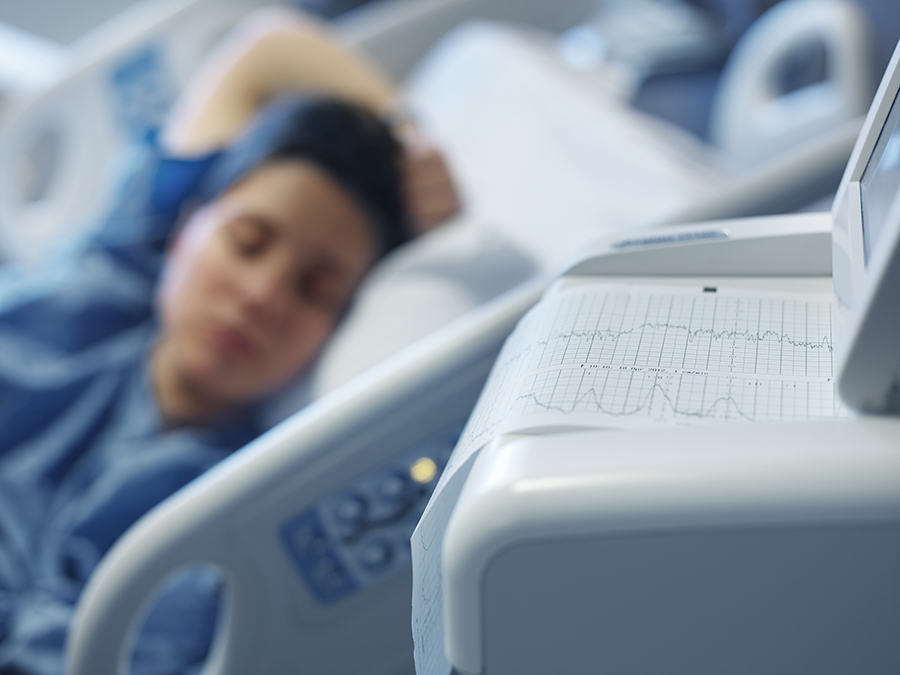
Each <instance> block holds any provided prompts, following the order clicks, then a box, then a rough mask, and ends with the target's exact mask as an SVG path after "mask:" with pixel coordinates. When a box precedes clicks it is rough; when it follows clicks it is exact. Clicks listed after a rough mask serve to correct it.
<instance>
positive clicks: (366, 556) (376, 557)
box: [359, 538, 394, 571]
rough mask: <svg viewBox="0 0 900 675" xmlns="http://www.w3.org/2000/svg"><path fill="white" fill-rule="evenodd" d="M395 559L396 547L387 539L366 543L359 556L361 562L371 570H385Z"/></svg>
mask: <svg viewBox="0 0 900 675" xmlns="http://www.w3.org/2000/svg"><path fill="white" fill-rule="evenodd" d="M393 558H394V547H393V545H392V544H391V542H389V541H388V540H387V539H382V538H378V539H373V540H371V541H368V542H366V544H365V545H364V546H363V549H362V551H360V554H359V561H360V562H361V563H362V564H363V566H364V567H366V568H367V569H370V570H373V571H374V570H383V569H384V568H386V567H387V566H388V565H390V564H391V560H393Z"/></svg>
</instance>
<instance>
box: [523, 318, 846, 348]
mask: <svg viewBox="0 0 900 675" xmlns="http://www.w3.org/2000/svg"><path fill="white" fill-rule="evenodd" d="M647 329H650V330H660V329H664V330H665V331H666V332H668V331H669V330H681V331H684V332H685V333H687V342H688V343H689V344H690V343H691V342H693V341H694V340H696V339H697V338H701V337H707V336H709V337H710V339H712V340H717V341H720V340H730V339H738V338H742V339H745V340H746V341H747V342H751V343H756V344H759V343H761V342H765V341H766V340H769V339H774V340H775V341H776V342H778V343H784V342H787V344H789V345H790V346H791V347H795V348H798V349H824V350H827V351H828V352H833V351H834V347H833V346H832V344H831V340H830V339H829V337H828V336H827V335H825V336H823V337H822V339H821V340H818V341H809V340H796V339H794V338H792V337H791V336H790V335H789V334H788V333H783V332H781V331H776V330H767V331H763V332H762V333H759V332H754V331H752V330H749V329H745V330H737V329H730V330H729V329H725V330H715V329H713V328H698V329H696V330H691V329H690V328H688V327H687V326H685V325H682V324H672V323H653V322H646V323H642V324H640V325H638V326H634V327H632V328H626V329H623V330H619V331H615V330H611V329H609V328H601V329H597V330H584V331H578V330H571V331H567V332H563V333H557V334H556V335H554V336H551V337H549V338H547V339H545V340H536V341H535V344H537V345H540V346H545V345H549V344H550V343H551V342H552V341H557V342H559V341H562V340H571V339H572V338H576V339H588V338H591V339H592V340H596V339H599V340H601V341H604V340H619V339H621V338H622V337H624V336H627V335H630V334H631V333H635V332H637V331H644V330H647Z"/></svg>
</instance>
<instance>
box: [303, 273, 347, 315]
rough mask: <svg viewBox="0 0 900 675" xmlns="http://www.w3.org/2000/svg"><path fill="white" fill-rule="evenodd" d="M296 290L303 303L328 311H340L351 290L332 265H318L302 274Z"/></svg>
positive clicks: (342, 276)
mask: <svg viewBox="0 0 900 675" xmlns="http://www.w3.org/2000/svg"><path fill="white" fill-rule="evenodd" d="M296 288H297V297H298V298H299V299H300V300H301V301H302V302H304V303H307V304H309V305H310V306H312V307H315V308H317V309H323V310H328V311H332V310H337V309H339V308H340V307H341V306H342V305H343V304H344V302H345V301H346V299H347V296H348V295H349V294H350V290H351V289H350V288H349V284H348V283H347V281H346V279H345V277H344V275H343V274H341V273H340V271H339V270H338V269H336V268H335V267H333V266H330V265H317V266H315V267H313V268H312V269H309V270H304V271H303V272H301V273H300V274H299V275H298V277H297V287H296Z"/></svg>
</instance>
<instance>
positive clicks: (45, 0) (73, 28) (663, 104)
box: [0, 0, 900, 138]
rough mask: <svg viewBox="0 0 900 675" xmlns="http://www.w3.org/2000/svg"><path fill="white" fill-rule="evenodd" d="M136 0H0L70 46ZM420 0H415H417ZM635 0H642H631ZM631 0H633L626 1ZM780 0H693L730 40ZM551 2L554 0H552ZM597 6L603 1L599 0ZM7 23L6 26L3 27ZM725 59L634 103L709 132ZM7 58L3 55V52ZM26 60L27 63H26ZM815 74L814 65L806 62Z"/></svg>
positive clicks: (6, 10)
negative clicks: (711, 107) (711, 114)
mask: <svg viewBox="0 0 900 675" xmlns="http://www.w3.org/2000/svg"><path fill="white" fill-rule="evenodd" d="M136 1H137V0H27V1H23V0H0V23H2V24H5V25H6V26H8V27H12V28H13V29H18V30H22V31H25V32H27V33H29V34H33V36H35V37H36V38H37V39H39V40H46V41H47V42H49V43H53V44H58V45H63V46H70V45H72V44H73V43H75V42H76V41H78V39H79V38H82V37H84V36H85V35H86V34H88V33H89V32H90V31H91V30H92V29H94V28H96V27H97V26H98V25H100V24H101V23H103V22H104V21H106V20H108V19H110V18H112V17H113V16H114V15H115V14H117V13H119V12H121V11H122V10H124V9H126V8H128V7H129V6H131V5H133V4H136ZM389 1H390V0H294V2H293V4H295V5H296V6H298V7H302V8H303V9H305V10H308V11H311V12H313V13H315V14H318V15H320V16H323V17H326V18H329V19H332V18H336V17H340V16H342V15H344V14H346V13H347V12H351V11H352V10H354V9H356V8H358V7H360V6H361V5H373V4H378V3H384V2H389ZM413 1H415V0H413ZM630 1H631V4H635V3H636V2H637V0H630ZM854 1H855V3H856V4H857V5H859V6H860V7H861V8H862V10H863V11H864V12H865V14H866V15H867V17H868V18H869V23H870V26H871V30H872V33H873V35H874V38H875V41H876V44H875V52H876V55H877V59H878V61H879V64H878V68H879V69H881V70H883V68H884V66H885V65H886V64H887V60H888V58H889V57H890V54H891V52H892V51H893V48H894V45H895V44H896V43H897V40H898V38H900V2H897V0H854ZM625 2H626V3H627V2H629V0H625ZM777 2H778V0H690V2H689V4H691V5H695V6H697V7H699V8H701V9H702V10H704V11H705V12H707V13H708V14H709V15H710V16H711V17H714V18H715V19H716V20H718V21H720V22H721V28H722V30H723V32H724V33H725V35H726V37H727V39H728V41H729V43H730V44H733V43H734V41H736V40H737V38H738V37H740V35H741V33H742V32H743V31H744V30H746V28H747V27H748V26H749V25H750V23H751V22H752V20H753V19H754V18H755V17H756V16H758V15H759V14H761V13H762V12H764V11H765V10H766V9H768V8H769V7H771V6H772V5H774V4H776V3H777ZM547 4H548V5H552V4H553V2H552V0H547ZM597 4H598V5H602V4H603V0H598V3H597ZM0 28H2V26H0ZM720 56H721V58H717V59H713V60H712V62H710V63H707V64H704V65H703V66H701V67H696V68H690V69H687V71H682V72H668V73H655V74H652V75H651V76H649V77H648V78H647V79H646V80H644V82H643V83H642V84H641V87H640V89H639V90H638V92H637V93H636V95H635V97H634V99H633V103H634V105H635V106H636V107H638V108H640V109H643V110H646V111H649V112H651V113H653V114H656V115H659V116H661V117H663V118H665V119H668V120H670V121H673V122H675V123H676V124H678V125H680V126H682V127H684V128H685V129H687V130H689V131H690V132H692V133H693V134H695V135H697V136H699V137H701V138H706V137H707V127H708V113H709V106H710V102H711V100H712V97H713V92H714V91H715V87H716V83H717V81H718V77H719V75H720V72H721V68H722V64H723V63H724V56H725V53H722V54H720ZM0 59H2V56H0ZM23 65H24V64H23ZM804 67H805V68H806V71H807V72H806V73H805V75H804V73H803V72H797V73H793V75H792V76H793V77H795V78H797V77H798V76H799V78H801V79H802V78H803V77H804V76H805V77H810V76H811V75H810V73H811V72H813V71H814V70H815V66H812V67H810V66H809V65H808V64H807V65H806V66H801V67H800V71H802V70H803V68H804Z"/></svg>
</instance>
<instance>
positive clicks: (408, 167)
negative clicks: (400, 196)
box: [403, 129, 459, 234]
mask: <svg viewBox="0 0 900 675" xmlns="http://www.w3.org/2000/svg"><path fill="white" fill-rule="evenodd" d="M403 146H404V153H403V164H404V166H403V170H404V174H405V175H404V186H403V187H404V193H405V197H406V206H407V209H408V211H409V215H410V219H411V220H412V224H413V228H414V230H415V234H421V233H422V232H427V231H428V230H430V229H432V228H434V227H435V226H437V225H439V224H440V223H442V222H443V221H444V220H446V219H447V218H449V217H450V216H452V215H453V214H454V213H456V212H457V211H458V210H459V196H458V194H457V192H456V186H455V185H454V182H453V177H452V176H451V174H450V169H449V168H448V166H447V162H446V161H445V160H444V156H443V155H442V154H441V151H440V150H438V148H437V147H436V146H435V145H434V144H433V143H431V142H430V141H429V140H427V139H426V138H425V137H424V135H423V134H421V132H419V131H418V130H417V129H415V130H412V131H410V132H407V133H404V134H403Z"/></svg>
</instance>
